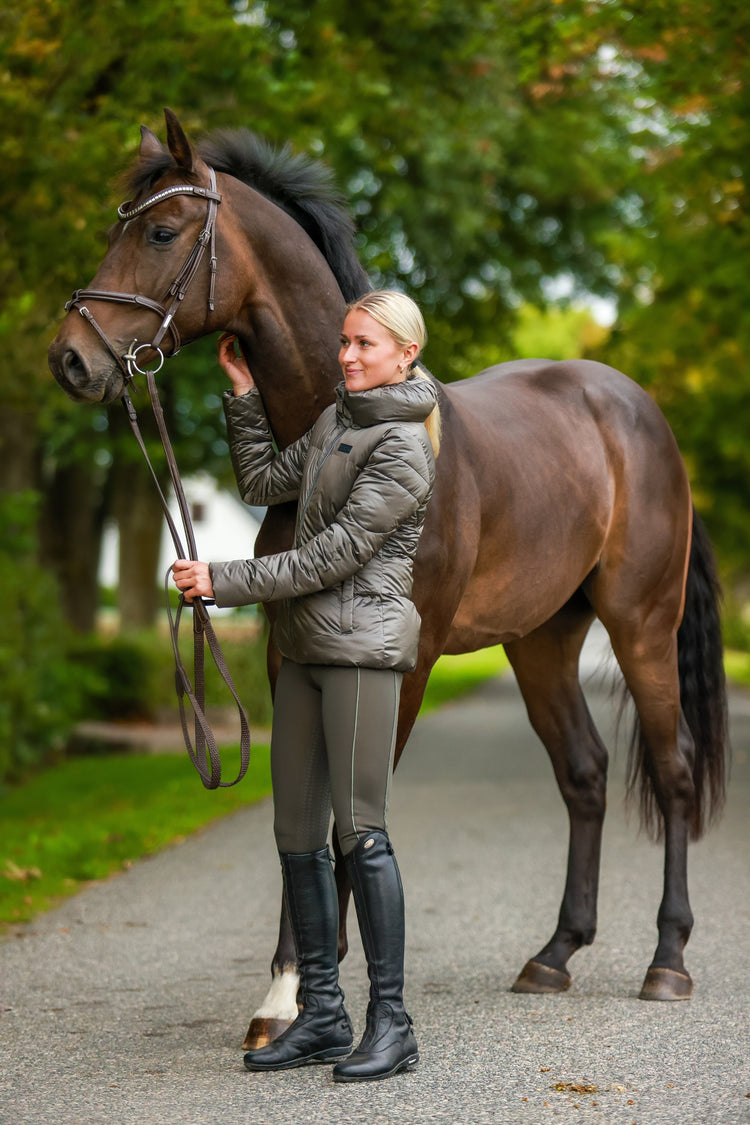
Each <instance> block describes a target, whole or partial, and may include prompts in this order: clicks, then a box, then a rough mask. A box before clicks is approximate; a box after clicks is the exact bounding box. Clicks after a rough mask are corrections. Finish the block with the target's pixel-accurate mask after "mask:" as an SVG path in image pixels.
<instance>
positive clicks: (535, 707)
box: [49, 111, 726, 1044]
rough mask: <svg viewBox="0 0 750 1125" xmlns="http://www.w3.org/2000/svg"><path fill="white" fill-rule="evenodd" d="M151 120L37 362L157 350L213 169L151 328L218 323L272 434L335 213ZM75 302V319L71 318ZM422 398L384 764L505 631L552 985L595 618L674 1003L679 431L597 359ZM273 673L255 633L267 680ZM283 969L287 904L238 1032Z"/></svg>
mask: <svg viewBox="0 0 750 1125" xmlns="http://www.w3.org/2000/svg"><path fill="white" fill-rule="evenodd" d="M166 118H167V135H168V147H167V148H164V147H163V146H162V145H161V143H160V142H159V140H158V139H157V137H156V136H155V135H154V134H153V133H151V132H150V131H149V130H146V129H144V130H142V142H141V149H140V156H139V159H138V160H137V161H136V163H135V165H134V166H133V168H132V169H131V170H130V173H129V180H128V183H129V189H130V193H131V194H132V196H133V201H132V203H129V204H127V205H124V209H121V221H120V222H119V223H118V224H116V225H115V227H114V228H113V230H112V232H111V235H110V245H109V249H108V252H107V254H106V256H105V258H104V260H103V262H102V264H101V266H100V268H99V271H98V272H97V274H96V277H95V278H94V280H93V282H92V284H91V288H90V289H89V290H87V291H85V293H84V294H83V296H82V297H81V298H79V299H78V300H77V301H76V302H75V303H74V304H73V306H72V308H71V309H70V312H69V313H68V316H67V318H66V319H65V320H64V322H63V324H62V326H61V328H60V331H59V332H58V334H57V336H56V338H55V340H54V341H53V343H52V345H51V347H50V352H49V359H50V367H51V369H52V372H53V374H54V375H55V378H56V379H57V380H58V382H59V383H60V384H61V385H62V387H63V388H64V389H65V390H66V391H67V393H68V394H69V395H71V396H72V397H73V398H75V399H77V400H80V401H89V402H112V401H114V400H115V399H117V398H118V396H120V394H121V393H122V391H123V386H124V371H125V365H124V363H123V356H125V355H126V352H127V351H128V349H129V348H130V354H132V352H133V345H134V342H135V344H137V345H138V346H139V347H144V346H145V345H148V344H152V343H155V342H156V341H155V332H156V330H157V324H158V319H159V318H160V317H162V314H165V310H166V308H167V304H168V303H169V301H170V299H172V295H171V293H170V296H167V297H165V294H167V293H168V292H170V283H171V282H172V281H173V280H174V279H175V277H176V276H177V275H178V274H182V273H184V270H181V267H183V265H184V263H185V261H186V258H189V257H190V254H191V248H194V247H195V246H196V245H197V244H198V242H199V241H200V239H201V238H202V240H203V242H205V241H206V236H205V235H203V236H202V235H201V232H202V231H203V230H204V229H205V224H206V209H207V203H206V193H208V198H209V200H210V199H211V195H212V192H214V187H213V186H212V185H213V184H214V183H215V185H216V187H215V194H218V195H220V202H217V201H216V200H214V202H215V203H216V208H215V210H216V216H215V219H216V221H215V228H214V229H213V235H212V237H213V239H214V240H215V254H213V255H212V256H215V259H216V266H217V268H216V274H215V292H213V296H212V299H210V300H209V285H210V282H209V276H210V270H209V263H208V261H207V260H206V261H205V262H203V263H202V264H201V265H200V268H198V269H197V270H196V271H195V276H194V280H192V283H191V284H190V286H189V290H186V291H185V292H181V293H179V294H178V297H177V311H176V315H175V317H174V326H173V327H172V328H169V329H167V328H165V327H164V320H163V321H162V328H161V329H159V331H160V332H161V336H160V337H159V340H160V341H163V340H166V342H167V344H168V345H169V346H170V347H171V348H172V349H174V347H175V345H176V342H177V340H178V338H179V337H178V335H177V330H176V326H177V325H178V326H179V335H180V336H181V337H182V338H183V339H184V340H185V341H187V342H189V341H190V340H193V339H196V338H197V337H200V336H204V335H206V334H207V333H212V332H216V331H217V330H228V331H230V332H233V333H236V334H237V335H238V336H239V338H240V341H241V346H242V350H243V352H244V354H245V355H246V357H247V359H248V362H249V365H250V368H251V370H252V372H253V374H254V376H255V380H256V383H257V385H258V387H259V388H260V391H261V394H262V397H263V402H264V404H265V409H266V412H267V414H268V418H269V421H270V424H271V427H272V429H273V432H274V435H275V437H276V440H277V442H278V444H279V445H280V446H281V447H283V446H286V445H287V444H288V443H290V442H291V441H293V440H294V439H295V438H297V437H299V435H300V434H302V433H303V432H304V431H305V430H306V429H308V428H309V426H310V425H311V424H312V423H313V421H314V420H315V418H316V417H317V416H318V414H319V413H320V411H321V410H322V408H323V407H324V406H325V405H326V404H327V403H329V402H331V401H332V398H333V388H334V386H335V384H336V383H337V382H338V381H339V380H340V378H341V376H340V372H339V369H338V365H337V350H338V335H339V330H340V327H341V324H342V320H343V313H344V304H345V302H346V301H347V300H350V299H352V298H354V297H356V296H358V295H359V294H360V293H361V292H363V291H364V290H366V289H367V288H369V283H368V280H367V277H366V276H365V274H364V273H363V271H362V269H361V267H360V265H359V263H358V262H357V259H356V256H355V252H354V249H353V241H352V229H351V225H350V223H349V220H348V218H347V217H346V214H345V212H344V210H343V209H342V207H341V206H340V204H339V203H338V202H337V199H336V197H335V194H334V193H333V192H332V189H331V187H330V184H329V182H328V181H327V180H326V178H325V175H324V173H323V172H322V170H321V169H320V167H319V166H318V165H316V164H313V163H312V162H310V161H306V160H305V158H300V157H296V156H293V155H292V154H291V153H290V152H289V151H288V150H282V151H281V152H274V151H272V150H271V149H269V148H268V147H267V146H265V145H264V144H263V143H262V142H259V141H257V140H256V139H254V138H253V137H252V136H251V135H250V134H248V133H246V132H244V131H240V132H239V133H225V134H217V135H215V136H214V137H212V138H209V139H208V140H206V141H204V142H203V143H202V144H201V145H200V146H199V148H198V150H197V151H196V150H195V149H194V148H193V147H192V145H191V144H190V142H189V141H188V139H187V137H186V136H185V134H184V132H183V130H182V128H181V126H180V125H179V122H178V121H177V119H176V118H175V117H174V115H173V114H171V113H170V112H169V111H167V114H166ZM212 169H213V170H214V171H213V172H212V171H211V170H212ZM214 173H215V177H214ZM169 189H173V190H171V191H170V190H169ZM196 189H197V194H196ZM201 193H203V194H201ZM173 288H174V287H173ZM178 288H179V287H178ZM212 288H213V287H212ZM133 294H138V295H139V296H140V297H143V298H147V301H146V303H143V302H140V303H135V302H134V301H132V299H131V297H132V295H133ZM123 295H124V299H123ZM84 298H85V305H86V308H87V311H88V313H89V316H88V317H87V316H86V315H85V314H84V315H79V311H83V300H84ZM149 302H150V303H149ZM162 302H166V303H165V304H162ZM92 314H93V315H94V316H95V321H96V326H97V329H98V330H97V331H94V330H92V324H91V322H90V318H91V315H92ZM144 354H145V355H146V357H149V356H151V355H152V354H153V355H155V354H156V352H155V351H154V349H153V348H152V349H149V348H148V347H145V351H144ZM438 390H439V394H440V404H441V411H442V419H443V441H442V448H441V453H440V457H439V459H438V473H437V484H436V488H435V493H434V497H433V499H432V502H431V506H430V509H429V513H428V519H427V525H426V528H425V532H424V535H423V539H422V542H421V546H420V550H419V555H418V559H417V565H416V570H415V583H414V599H415V602H416V605H417V608H418V610H419V612H420V614H421V616H422V638H421V647H420V658H419V665H418V668H417V670H416V672H415V673H414V674H413V675H411V676H408V677H406V679H405V681H404V690H403V695H402V700H401V713H400V725H399V732H398V744H397V750H396V756H397V757H396V760H398V756H399V755H400V753H401V750H402V749H403V746H404V743H405V742H406V739H407V736H408V734H409V732H410V730H411V728H412V725H413V723H414V719H415V716H416V714H417V711H418V708H419V704H420V701H421V698H422V694H423V691H424V687H425V684H426V682H427V678H428V676H429V673H430V669H431V668H432V666H433V664H434V662H435V660H436V659H437V657H438V656H439V655H440V654H441V653H444V652H447V653H460V652H471V651H474V650H476V649H479V648H482V647H484V646H487V645H493V644H497V643H502V644H503V645H505V648H506V651H507V654H508V657H509V659H510V662H511V665H512V667H513V671H514V673H515V675H516V677H517V680H518V684H519V686H520V690H521V692H522V694H523V698H524V700H525V703H526V707H527V709H528V714H529V718H530V720H531V723H532V725H533V727H534V729H535V731H536V732H537V733H538V735H539V737H540V738H541V740H542V741H543V743H544V745H545V746H546V748H547V751H548V753H549V756H550V758H551V761H552V765H553V768H554V772H555V776H556V779H557V783H558V785H559V788H560V791H561V793H562V796H563V799H564V801H565V804H566V806H567V810H568V814H569V821H570V836H569V854H568V867H567V878H566V883H565V890H564V894H563V899H562V905H561V908H560V914H559V918H558V922H557V926H556V928H555V930H554V933H553V934H552V937H551V938H550V940H549V941H548V942H547V944H546V945H545V946H544V948H543V949H541V950H540V951H539V952H538V953H536V954H535V955H534V956H533V957H532V958H531V959H530V960H529V961H528V962H527V964H526V965H525V967H524V968H523V969H522V971H521V973H520V975H519V977H518V978H517V980H516V982H515V984H514V986H513V987H514V990H515V991H520V992H559V991H563V990H564V989H566V988H567V987H568V986H569V984H570V980H571V978H570V974H569V972H568V968H567V962H568V959H569V958H570V956H571V954H573V953H574V952H575V951H576V950H578V949H580V948H581V946H583V945H586V944H589V943H590V942H592V941H593V939H594V934H595V930H596V910H597V890H598V877H599V858H600V847H601V834H602V824H603V819H604V810H605V786H606V773H607V752H606V749H605V747H604V745H603V743H602V740H601V738H600V736H599V734H598V733H597V731H596V729H595V727H594V724H593V721H592V719H591V716H590V714H589V711H588V709H587V706H586V703H585V701H584V697H583V694H582V691H581V687H580V684H579V678H578V658H579V654H580V651H581V647H582V645H583V642H584V639H585V637H586V634H587V632H588V629H589V626H590V625H591V622H592V621H593V619H594V617H598V618H599V619H600V621H601V622H602V623H603V624H604V626H605V628H606V629H607V632H608V633H609V636H610V638H611V642H612V647H613V650H614V653H615V655H616V657H617V660H618V662H619V665H620V668H621V669H622V673H623V676H624V680H625V683H626V685H627V688H628V689H629V692H630V694H631V695H632V698H633V700H634V702H635V707H636V712H637V724H636V726H637V729H636V733H635V735H634V739H633V748H632V752H631V764H630V785H631V789H637V790H639V792H640V796H641V807H642V812H643V814H644V817H645V819H646V821H647V823H648V822H650V824H651V826H652V827H653V828H654V829H655V830H656V833H657V835H658V834H660V835H661V836H663V839H664V846H665V865H664V887H663V898H662V901H661V905H660V907H659V912H658V944H657V947H656V951H655V954H654V958H653V961H652V963H651V965H650V967H649V968H648V971H647V973H646V977H645V981H644V983H643V987H642V991H641V996H642V997H643V998H644V999H660V1000H683V999H687V998H688V997H689V996H690V993H691V990H692V982H691V979H690V976H689V974H688V972H687V970H686V968H685V965H684V961H683V951H684V947H685V944H686V942H687V940H688V937H689V935H690V931H691V927H692V915H691V911H690V906H689V901H688V887H687V845H688V840H689V838H696V837H698V836H699V835H700V834H701V832H702V831H703V829H704V827H705V826H706V825H707V823H708V822H709V821H710V819H711V817H712V816H714V815H716V814H717V813H718V811H719V809H720V807H721V803H722V798H723V791H724V769H725V766H724V759H725V744H726V718H725V714H726V712H725V689H724V679H723V671H722V663H721V639H720V631H719V620H718V609H717V599H718V594H717V586H716V581H715V577H714V571H713V562H712V554H711V550H710V546H709V543H708V540H707V537H706V535H705V532H704V530H703V528H702V525H701V524H700V522H699V521H698V520H697V518H696V516H695V514H694V511H693V505H692V500H691V494H690V488H689V485H688V480H687V475H686V472H685V468H684V466H683V462H682V459H681V457H680V454H679V451H678V449H677V445H676V443H675V440H674V437H673V435H672V433H671V431H670V429H669V427H668V425H667V423H666V421H665V419H664V417H663V416H662V414H661V413H660V411H659V409H658V408H657V406H656V405H655V403H654V402H653V401H652V399H651V398H650V397H649V396H648V395H647V394H646V393H645V392H644V391H643V390H642V389H641V388H640V387H638V386H637V385H636V384H635V383H634V382H632V381H631V380H630V379H628V378H627V377H626V376H624V375H622V374H620V373H619V372H618V371H615V370H613V369H612V368H610V367H607V366H605V365H603V364H601V363H594V362H589V361H583V360H578V361H571V362H564V363H559V362H551V361H547V360H523V361H519V362H510V363H503V364H500V365H499V366H497V367H494V368H492V369H490V370H487V371H484V372H482V373H481V374H479V375H477V376H475V377H474V378H472V379H468V380H465V381H463V382H460V383H454V384H450V385H446V386H444V385H442V384H438ZM293 522H294V511H293V508H290V507H289V506H285V507H283V508H272V509H270V510H269V512H268V515H267V517H266V520H265V522H264V524H263V528H262V531H261V535H260V538H259V541H258V544H257V548H256V550H257V553H259V554H265V553H269V552H272V551H278V550H282V549H285V548H287V547H288V546H289V544H290V540H291V535H292V528H293ZM271 608H272V607H271ZM276 666H277V654H276V653H275V652H274V650H273V648H271V650H270V653H269V668H270V674H271V681H272V683H273V680H274V676H275V671H276ZM340 866H341V867H343V865H340ZM345 902H346V896H345V888H344V889H343V890H342V907H344V909H345ZM344 909H342V933H343V917H344ZM282 913H283V912H282ZM342 943H343V944H342V953H343V950H344V949H345V938H342ZM284 982H287V983H286V987H285V984H284ZM296 982H297V978H296V976H295V974H294V950H293V945H292V942H291V938H290V935H289V931H288V927H287V926H286V924H285V921H284V919H283V917H282V927H281V934H280V941H279V947H278V949H277V951H276V955H275V957H274V984H273V985H272V989H271V992H270V993H269V997H268V998H267V1000H266V1003H265V1004H264V1005H263V1008H262V1009H261V1010H260V1013H258V1019H256V1020H255V1021H254V1023H253V1025H252V1029H251V1041H252V1043H253V1044H258V1043H259V1042H262V1041H263V1039H264V1038H267V1037H268V1036H269V1035H273V1034H274V1033H276V1032H277V1031H278V1030H279V1028H280V1026H283V1024H277V1023H274V1020H281V1021H288V1020H289V1019H291V1018H293V1016H294V1014H295V1013H296Z"/></svg>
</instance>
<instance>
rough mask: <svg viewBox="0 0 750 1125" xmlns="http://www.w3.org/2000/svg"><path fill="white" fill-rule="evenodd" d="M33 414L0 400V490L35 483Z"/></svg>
mask: <svg viewBox="0 0 750 1125" xmlns="http://www.w3.org/2000/svg"><path fill="white" fill-rule="evenodd" d="M36 451H37V430H36V416H35V415H32V414H28V413H26V412H25V411H23V410H16V409H15V408H14V407H12V406H11V405H10V404H9V403H7V402H6V403H4V405H3V409H2V410H0V493H2V492H6V493H7V492H25V491H26V490H27V489H37V488H38V487H39V474H38V471H37V457H36Z"/></svg>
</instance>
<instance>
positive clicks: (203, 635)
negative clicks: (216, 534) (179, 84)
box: [65, 168, 250, 789]
mask: <svg viewBox="0 0 750 1125" xmlns="http://www.w3.org/2000/svg"><path fill="white" fill-rule="evenodd" d="M209 177H210V185H211V186H210V188H204V187H198V186H195V185H193V184H176V185H174V186H173V187H169V188H165V189H164V190H163V191H159V192H156V193H155V194H154V195H152V196H149V198H148V199H146V200H144V201H143V202H142V203H138V204H135V205H133V204H132V203H130V202H127V203H123V204H122V205H121V206H120V207H119V208H118V210H117V215H118V218H119V219H120V221H121V222H130V220H131V219H134V218H135V217H136V216H137V215H140V214H141V213H142V212H143V211H146V210H148V209H149V208H150V207H154V206H156V205H157V204H158V203H162V202H163V201H164V200H165V199H169V198H170V197H172V196H174V195H194V196H198V197H199V198H203V199H205V200H206V203H207V213H206V222H205V225H204V227H203V230H202V231H201V232H200V234H199V235H198V238H197V239H196V241H195V243H194V245H193V247H192V249H191V251H190V253H189V254H188V256H187V258H186V259H185V262H184V263H183V265H182V267H181V269H180V270H179V272H178V274H177V276H176V277H175V279H174V281H173V282H172V284H171V285H170V287H169V289H168V291H167V300H169V298H170V297H171V298H172V299H171V302H170V303H169V304H168V305H167V304H166V303H165V304H161V303H160V302H158V301H154V300H152V299H151V298H150V297H143V296H141V295H140V294H138V293H117V292H112V291H110V290H99V289H79V290H76V292H75V293H74V294H73V296H72V297H71V299H70V300H69V301H68V303H67V304H66V306H65V307H66V309H73V308H74V309H77V310H78V312H79V313H80V315H81V316H82V317H83V318H84V319H85V320H86V321H87V322H88V323H89V324H90V325H91V327H92V328H93V330H94V331H95V332H96V333H97V335H98V336H99V338H100V339H101V340H102V342H103V343H104V344H105V346H106V347H107V349H108V351H109V352H110V354H111V355H112V356H113V357H114V359H115V360H116V362H117V364H118V366H119V368H120V370H121V372H122V374H123V377H124V378H125V381H126V385H132V384H133V381H134V379H135V375H136V374H138V375H143V376H145V378H146V385H147V388H148V394H149V399H150V401H151V407H152V409H153V412H154V417H155V419H156V425H157V428H158V431H159V437H160V439H161V443H162V446H163V448H164V454H165V456H166V459H167V467H168V469H169V475H170V479H171V482H172V487H173V489H174V494H175V497H176V499H177V503H178V506H179V510H180V518H181V521H182V525H183V530H184V533H185V538H186V544H187V546H186V547H183V545H182V541H181V539H180V534H179V532H178V530H177V526H176V524H175V522H174V520H173V518H172V515H171V513H170V511H169V505H168V504H167V500H166V497H165V496H164V493H163V491H162V488H161V485H160V483H159V479H158V477H157V475H156V472H155V470H154V467H153V465H152V464H151V459H150V458H149V455H148V451H147V449H146V445H145V442H144V440H143V437H142V435H141V431H140V427H139V425H138V417H137V415H136V411H135V407H134V406H133V403H132V400H131V398H130V395H129V393H128V391H127V389H126V390H125V391H124V392H123V395H122V403H123V406H124V408H125V411H126V413H127V416H128V421H129V423H130V427H131V429H132V431H133V434H134V436H135V439H136V441H137V443H138V446H139V448H140V450H141V453H142V454H143V457H144V459H145V461H146V465H147V466H148V469H149V472H150V474H151V477H152V480H153V482H154V484H155V486H156V490H157V492H158V494H159V499H160V501H161V506H162V509H163V512H164V516H165V519H166V521H167V526H168V528H169V532H170V535H171V537H172V542H173V543H174V547H175V550H176V551H177V554H178V556H179V557H180V558H190V559H192V560H195V559H197V557H198V550H197V546H196V542H195V534H194V531H193V525H192V520H191V518H190V508H189V506H188V503H187V498H186V496H185V490H184V488H183V485H182V479H181V477H180V472H179V469H178V467H177V461H176V459H175V456H174V450H173V448H172V443H171V441H170V438H169V433H168V431H167V427H166V423H165V421H164V411H163V409H162V406H161V402H160V400H159V393H158V390H157V387H156V381H155V379H154V376H155V375H156V373H157V372H158V371H160V370H161V367H162V365H163V363H164V353H163V351H162V349H161V344H162V343H163V340H164V337H165V336H166V334H167V332H169V333H170V334H171V336H172V349H171V352H170V353H169V354H170V355H172V356H173V355H176V354H177V352H178V351H179V350H180V335H179V332H178V330H177V326H176V325H175V321H174V318H175V314H176V312H177V309H178V308H179V305H180V303H181V301H182V300H183V299H184V297H185V294H186V293H187V291H188V288H189V286H190V284H191V282H192V280H193V278H194V277H195V275H196V273H197V270H198V267H199V265H200V263H201V260H202V258H203V255H204V253H205V250H206V248H207V247H208V246H210V248H211V252H210V258H209V287H208V307H209V309H210V311H213V309H214V288H215V282H216V267H217V259H216V213H217V210H218V206H219V203H220V202H221V195H220V194H219V192H218V191H217V190H216V173H215V172H214V170H213V168H209ZM87 300H90V301H110V302H115V303H117V304H132V305H135V306H137V307H139V308H144V309H148V310H149V311H150V312H154V313H156V315H157V316H160V317H161V324H160V325H159V328H158V330H157V332H156V335H155V336H154V338H153V340H152V341H151V343H148V344H147V343H143V344H138V341H137V339H135V340H133V342H132V343H131V345H130V348H129V349H128V351H127V352H126V353H125V354H124V355H120V354H119V352H117V351H116V349H115V348H114V346H113V345H112V343H111V341H110V340H109V339H108V337H107V335H106V333H105V332H104V330H103V329H102V328H101V326H100V325H99V324H98V323H97V321H96V318H95V317H94V315H93V314H92V313H91V311H90V309H89V308H88V306H87V305H86V304H85V302H86V301H87ZM144 349H145V350H147V351H148V350H150V351H153V352H155V353H156V355H157V362H156V366H155V367H152V368H142V367H140V366H139V365H138V353H139V352H141V351H143V350H144ZM170 574H171V568H170V570H168V571H167V573H166V576H165V594H166V603H167V614H168V618H169V632H170V638H171V641H172V650H173V653H174V660H175V687H176V691H177V700H178V704H179V710H180V721H181V725H182V733H183V738H184V740H185V747H186V749H187V752H188V755H189V757H190V760H191V761H192V763H193V765H194V766H195V768H196V770H197V771H198V774H199V776H200V778H201V781H202V782H203V784H204V786H205V787H206V789H218V788H228V787H230V786H232V785H236V784H237V782H238V781H241V780H242V778H243V777H244V776H245V774H246V773H247V769H248V766H249V764H250V726H249V723H248V719H247V715H246V713H245V709H244V707H243V706H242V703H241V701H240V698H239V696H238V694H237V690H236V688H235V686H234V683H233V681H232V677H231V675H230V673H229V669H228V668H227V665H226V661H225V659H224V654H223V653H222V651H221V647H220V645H219V642H218V640H217V638H216V633H215V632H214V628H213V625H212V624H211V620H210V617H209V614H208V609H207V606H208V605H209V604H213V603H210V602H208V601H207V600H206V599H204V598H195V599H193V601H192V602H186V600H185V598H184V596H183V595H182V594H180V599H179V603H178V608H177V612H176V614H175V615H173V613H172V607H171V604H170V601H169V578H170ZM186 605H189V606H190V607H191V608H192V610H193V659H194V674H193V682H192V683H191V681H190V677H189V676H188V673H187V671H186V669H185V667H184V664H183V661H182V657H181V654H180V649H179V628H180V620H181V617H182V612H183V610H184V608H185V606H186ZM206 641H207V642H208V647H209V651H210V653H211V656H212V658H213V660H214V663H215V664H216V667H217V669H218V670H219V673H220V675H221V677H222V679H223V681H224V683H225V684H226V686H227V688H228V689H229V691H230V693H231V695H232V697H233V699H234V701H235V704H236V706H237V711H238V714H239V719H240V768H239V772H238V774H237V777H236V778H235V779H234V780H233V781H222V779H221V755H220V754H219V750H218V747H217V744H216V738H215V735H214V733H213V731H212V730H211V726H210V724H209V722H208V720H207V718H206V713H205V664H204V642H206ZM186 697H187V699H188V701H189V703H190V706H191V708H192V711H193V715H194V720H195V725H194V738H195V745H194V746H193V743H192V741H191V738H190V732H189V729H188V720H187V714H186V707H185V698H186Z"/></svg>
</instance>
